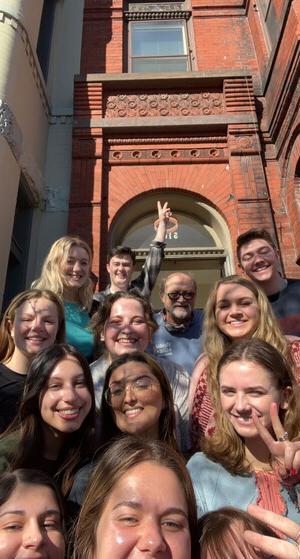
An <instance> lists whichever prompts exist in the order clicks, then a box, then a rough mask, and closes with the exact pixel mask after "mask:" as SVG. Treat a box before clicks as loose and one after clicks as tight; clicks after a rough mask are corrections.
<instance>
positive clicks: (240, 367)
mask: <svg viewBox="0 0 300 559" xmlns="http://www.w3.org/2000/svg"><path fill="white" fill-rule="evenodd" d="M220 384H226V385H227V384H230V386H234V387H236V388H247V387H249V386H257V385H261V386H266V387H268V386H273V385H275V384H276V379H275V378H273V376H272V374H271V372H270V371H269V370H268V369H266V368H265V367H263V366H262V365H260V364H259V363H256V362H253V361H248V360H246V359H241V360H238V361H232V362H231V363H226V364H225V365H223V367H222V368H221V370H220Z"/></svg>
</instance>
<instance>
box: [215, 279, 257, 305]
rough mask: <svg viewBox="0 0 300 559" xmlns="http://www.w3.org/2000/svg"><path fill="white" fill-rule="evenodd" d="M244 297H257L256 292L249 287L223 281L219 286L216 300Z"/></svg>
mask: <svg viewBox="0 0 300 559" xmlns="http://www.w3.org/2000/svg"><path fill="white" fill-rule="evenodd" d="M243 297H247V298H248V297H250V298H251V299H255V296H254V293H252V291H251V290H250V289H248V287H245V286H244V285H239V284H238V283H223V284H221V285H220V286H219V287H218V290H217V295H216V302H218V301H220V300H221V299H222V300H223V299H240V298H243Z"/></svg>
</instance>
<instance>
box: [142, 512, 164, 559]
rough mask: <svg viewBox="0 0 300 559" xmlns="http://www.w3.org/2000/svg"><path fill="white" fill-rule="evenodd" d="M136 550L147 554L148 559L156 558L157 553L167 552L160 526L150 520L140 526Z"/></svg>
mask: <svg viewBox="0 0 300 559" xmlns="http://www.w3.org/2000/svg"><path fill="white" fill-rule="evenodd" d="M137 548H138V550H139V551H141V552H144V553H149V555H150V557H156V556H157V554H158V553H165V552H166V551H167V543H166V541H165V538H164V535H163V533H162V530H161V526H160V525H159V524H158V523H157V522H156V521H155V520H153V521H152V520H151V521H149V522H147V523H146V524H145V525H144V526H142V530H141V532H140V536H139V539H138V543H137Z"/></svg>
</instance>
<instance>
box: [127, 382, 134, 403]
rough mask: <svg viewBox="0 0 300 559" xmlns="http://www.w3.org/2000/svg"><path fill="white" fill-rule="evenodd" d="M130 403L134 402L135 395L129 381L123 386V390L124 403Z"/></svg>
mask: <svg viewBox="0 0 300 559" xmlns="http://www.w3.org/2000/svg"><path fill="white" fill-rule="evenodd" d="M125 402H126V403H127V404H129V403H132V402H136V395H135V392H134V389H133V386H132V383H131V382H129V383H128V384H126V386H125V391H124V403H125Z"/></svg>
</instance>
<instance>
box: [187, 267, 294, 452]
mask: <svg viewBox="0 0 300 559" xmlns="http://www.w3.org/2000/svg"><path fill="white" fill-rule="evenodd" d="M251 338H260V339H262V340H265V341H266V342H268V343H270V344H271V345H273V346H274V347H276V348H277V349H278V351H280V352H281V353H282V355H284V356H285V357H286V358H287V359H289V360H290V361H292V358H293V359H294V361H296V365H298V363H297V360H296V359H295V357H297V352H299V347H300V339H299V341H296V340H297V338H296V339H295V337H293V339H292V341H290V340H289V339H288V337H285V336H284V335H283V334H282V332H281V330H280V328H279V326H278V323H277V320H276V318H275V316H274V314H273V311H272V308H271V305H270V303H269V301H268V299H267V297H266V295H265V294H264V292H263V291H262V290H261V289H260V288H259V287H257V285H256V284H255V283H253V282H252V281H250V280H248V279H246V278H243V277H241V276H228V277H226V278H224V279H221V280H219V281H218V282H217V283H216V284H215V286H214V288H213V290H212V291H211V293H210V296H209V298H208V301H207V305H206V308H205V316H204V353H203V354H202V355H200V357H199V359H198V361H197V362H196V364H195V367H194V370H193V372H192V377H191V384H190V392H189V410H190V427H191V436H192V440H193V445H194V447H195V448H199V447H200V446H201V438H202V437H204V436H207V435H209V434H210V433H211V432H212V430H213V428H214V419H213V404H214V394H216V393H217V392H218V386H217V384H218V383H217V379H216V371H217V365H218V362H219V360H220V358H221V357H222V355H223V353H224V351H225V350H226V349H227V348H229V347H230V345H231V344H232V343H234V342H236V341H240V340H244V339H246V340H247V339H249V340H250V339H251ZM295 374H297V370H296V367H295ZM297 376H298V375H297Z"/></svg>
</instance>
